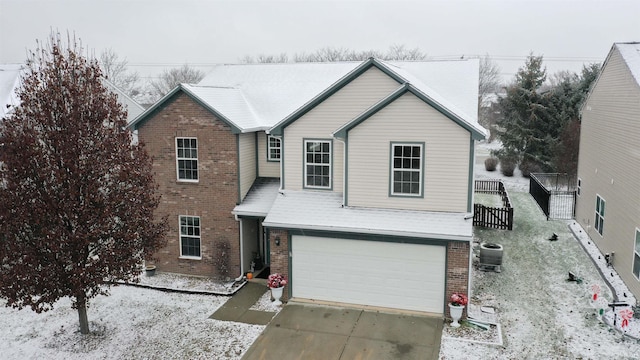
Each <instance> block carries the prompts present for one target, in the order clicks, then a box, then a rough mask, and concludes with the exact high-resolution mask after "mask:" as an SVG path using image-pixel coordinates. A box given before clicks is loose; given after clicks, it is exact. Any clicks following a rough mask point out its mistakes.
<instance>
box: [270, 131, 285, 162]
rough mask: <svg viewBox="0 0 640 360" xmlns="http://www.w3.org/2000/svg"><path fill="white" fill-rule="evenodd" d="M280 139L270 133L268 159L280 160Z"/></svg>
mask: <svg viewBox="0 0 640 360" xmlns="http://www.w3.org/2000/svg"><path fill="white" fill-rule="evenodd" d="M280 143H281V142H280V139H279V138H277V137H274V136H271V135H269V137H268V138H267V144H268V145H267V146H268V149H267V150H268V158H267V159H268V160H269V161H280V151H281V149H282V146H281V145H280Z"/></svg>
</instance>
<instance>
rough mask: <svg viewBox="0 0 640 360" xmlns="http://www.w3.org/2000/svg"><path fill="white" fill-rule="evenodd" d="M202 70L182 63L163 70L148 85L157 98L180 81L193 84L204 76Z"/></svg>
mask: <svg viewBox="0 0 640 360" xmlns="http://www.w3.org/2000/svg"><path fill="white" fill-rule="evenodd" d="M204 75H205V74H204V72H203V71H201V70H198V69H196V68H193V67H191V66H189V64H184V65H182V67H179V68H173V69H169V70H164V71H163V72H162V74H161V75H160V77H159V78H158V79H157V80H152V81H151V82H150V83H149V85H150V86H151V92H152V93H153V95H155V96H156V97H157V98H161V97H163V96H164V95H165V94H167V93H168V92H169V91H171V89H173V88H174V87H176V86H178V84H180V83H185V84H195V83H197V82H199V81H200V80H202V79H203V78H204Z"/></svg>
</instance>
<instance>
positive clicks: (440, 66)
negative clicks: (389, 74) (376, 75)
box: [386, 59, 480, 123]
mask: <svg viewBox="0 0 640 360" xmlns="http://www.w3.org/2000/svg"><path fill="white" fill-rule="evenodd" d="M386 63H387V64H388V65H389V66H390V67H391V69H392V70H394V71H396V72H397V73H398V74H399V75H400V76H402V77H403V78H405V79H407V81H408V82H410V83H411V84H412V85H413V86H415V87H416V88H418V89H420V90H421V91H422V92H424V93H425V94H426V95H428V96H429V97H431V98H432V99H433V100H435V101H437V102H438V103H440V104H442V105H443V106H445V107H446V108H448V109H449V110H451V111H452V112H454V113H456V114H457V115H459V116H463V117H464V118H466V119H469V120H471V121H472V122H475V123H477V121H478V86H479V81H480V80H479V79H480V77H479V71H480V70H479V69H480V60H479V59H465V60H446V61H444V60H443V61H389V62H386Z"/></svg>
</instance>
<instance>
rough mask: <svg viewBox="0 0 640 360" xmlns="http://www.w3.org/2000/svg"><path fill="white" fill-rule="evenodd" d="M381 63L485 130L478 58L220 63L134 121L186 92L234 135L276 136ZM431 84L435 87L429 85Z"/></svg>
mask: <svg viewBox="0 0 640 360" xmlns="http://www.w3.org/2000/svg"><path fill="white" fill-rule="evenodd" d="M374 66H375V67H376V68H378V69H380V70H381V71H383V72H384V73H385V74H387V75H388V76H390V77H391V78H393V79H395V80H396V81H397V82H398V84H399V85H400V84H404V83H411V84H412V85H413V86H414V88H415V90H417V91H419V92H420V93H422V94H423V95H425V96H426V97H427V98H428V99H430V100H431V101H432V103H437V104H439V109H442V110H443V111H445V112H447V113H448V114H450V115H451V117H452V118H455V119H459V120H461V123H464V124H467V125H468V126H469V127H470V128H473V129H475V130H477V132H478V133H482V134H484V132H483V131H484V129H483V128H482V127H480V125H478V124H477V101H478V100H477V89H478V60H477V59H476V60H454V61H416V62H403V61H397V62H388V63H387V62H384V61H381V60H378V59H374V58H371V59H368V60H366V61H363V62H330V63H283V64H239V65H228V64H227V65H218V66H216V67H214V68H213V70H212V71H211V72H210V73H209V74H207V76H206V77H205V78H204V79H203V80H202V81H201V82H200V83H198V84H195V85H193V84H192V85H187V84H180V85H179V86H177V87H176V88H174V89H173V90H172V91H171V92H169V94H167V95H165V96H164V97H163V98H162V99H160V100H159V101H157V102H156V103H155V104H154V105H153V106H151V107H150V108H149V109H147V110H146V111H145V112H144V113H142V114H141V115H140V116H139V117H138V118H136V119H135V120H134V121H133V122H132V123H131V125H130V126H131V127H133V128H134V129H138V128H139V127H140V126H142V125H143V124H144V123H145V122H146V121H147V120H148V119H149V118H150V117H151V116H152V115H153V114H155V113H156V112H158V111H160V110H161V109H163V108H164V107H165V104H166V103H167V102H169V101H172V99H173V98H174V96H175V95H176V94H177V93H178V92H184V93H185V94H187V95H188V96H190V97H191V98H192V99H193V100H194V101H196V102H197V103H199V104H200V105H201V106H203V107H204V108H205V109H207V110H208V111H210V112H211V113H213V114H214V115H215V116H216V117H218V118H219V119H221V120H222V121H223V122H225V123H227V124H228V125H229V126H230V127H231V128H232V131H233V132H234V133H244V132H253V131H260V130H264V131H267V132H270V133H273V134H275V135H278V134H280V133H281V131H282V129H283V128H284V127H286V126H287V125H288V124H289V123H291V122H292V121H295V120H296V119H298V118H300V117H301V116H302V115H304V114H305V113H306V112H307V111H309V110H310V109H312V108H313V107H314V106H316V105H317V104H319V103H320V102H322V101H324V100H325V99H326V98H328V97H329V96H331V95H332V94H334V93H335V92H336V91H338V90H339V89H341V88H342V87H344V86H345V85H347V84H348V83H349V82H351V81H352V80H354V79H355V78H357V77H358V76H359V75H361V74H362V73H364V72H365V71H367V70H368V69H370V68H371V67H374ZM425 83H428V84H429V86H427V85H425Z"/></svg>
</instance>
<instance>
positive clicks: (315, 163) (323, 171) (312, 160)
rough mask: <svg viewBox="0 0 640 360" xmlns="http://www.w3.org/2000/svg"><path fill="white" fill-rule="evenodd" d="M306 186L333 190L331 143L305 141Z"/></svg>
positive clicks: (325, 141)
mask: <svg viewBox="0 0 640 360" xmlns="http://www.w3.org/2000/svg"><path fill="white" fill-rule="evenodd" d="M304 159H305V161H304V178H305V180H304V185H305V187H308V188H317V189H331V141H327V140H305V141H304Z"/></svg>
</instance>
